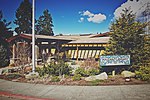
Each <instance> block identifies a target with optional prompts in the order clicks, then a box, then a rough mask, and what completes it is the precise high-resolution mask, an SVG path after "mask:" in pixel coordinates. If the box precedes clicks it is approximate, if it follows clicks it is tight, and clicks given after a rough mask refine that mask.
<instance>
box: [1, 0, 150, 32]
mask: <svg viewBox="0 0 150 100" xmlns="http://www.w3.org/2000/svg"><path fill="white" fill-rule="evenodd" d="M22 1H23V0H0V10H2V11H3V15H4V18H5V19H6V20H7V21H12V24H11V27H12V28H14V27H15V25H14V24H13V21H14V19H15V11H16V9H17V8H18V7H19V5H20V3H21V2H22ZM30 1H31V0H30ZM35 1H36V19H38V17H39V16H40V15H42V14H43V11H44V10H45V9H48V10H49V12H50V13H51V15H52V19H53V24H54V28H53V31H54V34H59V33H62V34H83V33H97V32H98V33H100V32H102V33H103V32H107V31H109V26H110V24H111V21H112V19H113V18H114V16H115V15H114V14H116V11H117V10H118V8H121V7H122V6H123V5H125V4H126V5H129V4H131V3H132V2H135V3H136V2H137V1H136V0H133V1H130V0H35ZM144 1H145V0H144ZM147 1H148V0H147ZM127 3H128V4H127ZM131 6H132V5H131ZM118 11H119V10H118Z"/></svg>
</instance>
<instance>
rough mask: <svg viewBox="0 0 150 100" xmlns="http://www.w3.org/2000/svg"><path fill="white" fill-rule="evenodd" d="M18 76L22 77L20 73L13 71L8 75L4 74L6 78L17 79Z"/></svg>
mask: <svg viewBox="0 0 150 100" xmlns="http://www.w3.org/2000/svg"><path fill="white" fill-rule="evenodd" d="M19 77H22V75H20V74H17V73H13V74H8V75H6V77H5V78H7V79H17V78H19Z"/></svg>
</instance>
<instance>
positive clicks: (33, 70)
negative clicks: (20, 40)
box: [32, 0, 35, 73]
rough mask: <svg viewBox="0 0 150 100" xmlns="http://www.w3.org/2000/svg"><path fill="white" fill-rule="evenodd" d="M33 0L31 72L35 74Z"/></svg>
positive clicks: (33, 0) (33, 8) (33, 6)
mask: <svg viewBox="0 0 150 100" xmlns="http://www.w3.org/2000/svg"><path fill="white" fill-rule="evenodd" d="M34 11H35V0H32V72H33V73H34V72H35V12H34Z"/></svg>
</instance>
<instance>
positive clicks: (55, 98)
mask: <svg viewBox="0 0 150 100" xmlns="http://www.w3.org/2000/svg"><path fill="white" fill-rule="evenodd" d="M3 91H5V92H9V93H11V94H14V95H20V96H22V97H23V96H24V97H27V98H28V97H29V98H30V97H31V98H30V100H34V99H33V98H35V97H36V98H50V100H150V84H143V85H118V86H57V85H43V84H29V83H18V82H11V81H6V80H2V79H0V92H1V93H2V92H3ZM39 100H40V99H39ZM41 100H47V99H41Z"/></svg>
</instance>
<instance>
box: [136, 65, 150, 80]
mask: <svg viewBox="0 0 150 100" xmlns="http://www.w3.org/2000/svg"><path fill="white" fill-rule="evenodd" d="M135 74H136V77H137V78H140V79H141V80H143V81H150V66H145V67H143V66H142V67H140V69H139V70H138V71H135Z"/></svg>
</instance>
